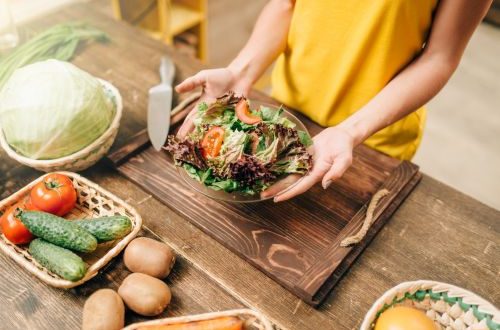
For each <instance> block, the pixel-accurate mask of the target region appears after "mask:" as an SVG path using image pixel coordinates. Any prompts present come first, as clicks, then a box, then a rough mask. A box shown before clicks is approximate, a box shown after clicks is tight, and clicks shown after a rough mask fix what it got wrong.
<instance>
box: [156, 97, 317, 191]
mask: <svg viewBox="0 0 500 330" xmlns="http://www.w3.org/2000/svg"><path fill="white" fill-rule="evenodd" d="M283 111H284V110H283V109H282V108H281V107H280V108H279V109H276V108H269V107H264V106H261V107H260V108H259V109H253V110H252V109H251V108H250V104H249V102H248V100H247V99H246V98H243V97H238V96H236V95H235V94H234V93H232V92H231V93H227V94H225V95H223V96H222V97H219V98H218V99H217V100H216V101H215V102H214V103H211V104H207V103H200V104H199V105H198V109H197V113H196V117H195V119H194V126H195V128H194V130H193V131H192V132H191V133H190V134H188V135H187V136H186V137H185V138H183V139H178V138H177V137H175V136H173V135H171V136H169V138H168V142H167V146H166V148H165V149H166V150H167V151H169V152H170V153H171V154H172V156H173V158H174V160H175V163H176V165H178V166H182V167H183V168H184V169H185V170H186V171H187V173H188V174H189V176H190V177H192V178H193V179H195V180H197V181H199V182H201V183H203V184H204V185H206V186H207V187H210V188H211V189H214V190H223V191H225V192H228V193H231V192H240V193H242V194H246V195H255V194H259V193H261V192H262V191H264V190H265V189H267V188H268V187H269V186H271V185H272V184H273V183H275V182H276V181H277V180H279V179H281V178H282V177H284V176H286V175H288V174H291V173H297V174H305V173H307V172H308V171H309V170H310V169H311V167H312V156H311V155H310V154H309V153H308V152H307V147H309V146H310V145H311V144H312V140H311V137H310V136H309V134H308V133H307V132H305V131H301V130H297V129H296V127H295V126H296V125H295V123H293V122H292V121H290V120H289V119H288V118H286V117H285V116H283Z"/></svg>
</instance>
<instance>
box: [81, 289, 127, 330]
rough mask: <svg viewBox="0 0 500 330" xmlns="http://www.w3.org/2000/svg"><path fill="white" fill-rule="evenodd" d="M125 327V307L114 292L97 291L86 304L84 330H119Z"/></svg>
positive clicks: (84, 308)
mask: <svg viewBox="0 0 500 330" xmlns="http://www.w3.org/2000/svg"><path fill="white" fill-rule="evenodd" d="M124 325H125V306H124V305H123V301H122V298H120V296H119V295H118V294H117V293H116V292H115V291H114V290H111V289H101V290H97V291H96V292H94V293H93V294H92V295H91V296H90V297H89V298H88V299H87V301H86V302H85V305H84V306H83V322H82V330H119V329H121V328H123V327H124Z"/></svg>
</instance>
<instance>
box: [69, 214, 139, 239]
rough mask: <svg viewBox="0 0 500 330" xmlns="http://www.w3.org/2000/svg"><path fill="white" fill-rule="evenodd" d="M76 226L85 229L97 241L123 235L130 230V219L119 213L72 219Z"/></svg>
mask: <svg viewBox="0 0 500 330" xmlns="http://www.w3.org/2000/svg"><path fill="white" fill-rule="evenodd" d="M73 222H74V223H76V224H77V225H78V226H80V227H82V228H83V229H85V230H87V231H88V232H89V233H91V234H92V235H93V236H94V237H95V238H97V242H99V243H101V242H107V241H113V240H115V239H119V238H122V237H125V236H126V235H127V234H128V233H130V231H132V221H130V219H129V218H127V217H125V216H121V215H117V216H112V217H101V218H95V219H84V220H73Z"/></svg>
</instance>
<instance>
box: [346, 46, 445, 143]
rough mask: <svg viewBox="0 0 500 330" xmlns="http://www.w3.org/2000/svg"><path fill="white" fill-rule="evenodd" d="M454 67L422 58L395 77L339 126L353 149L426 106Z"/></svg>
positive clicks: (443, 61)
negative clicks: (344, 130)
mask: <svg viewBox="0 0 500 330" xmlns="http://www.w3.org/2000/svg"><path fill="white" fill-rule="evenodd" d="M454 70H455V64H454V63H449V62H447V61H446V60H444V59H441V58H439V56H436V57H432V56H429V58H428V57H427V56H425V55H424V56H422V57H421V58H419V59H417V60H416V61H415V62H413V63H412V64H410V65H409V66H408V67H407V68H405V69H404V70H403V71H402V72H401V73H399V74H398V75H397V76H396V77H395V78H394V79H393V80H392V81H391V82H389V84H387V86H386V87H385V88H384V89H383V90H382V91H381V92H380V93H378V94H377V95H376V96H375V97H374V98H373V99H371V100H370V101H369V102H368V103H367V104H366V105H365V106H363V108H361V109H360V110H359V111H357V112H356V113H354V114H353V115H352V116H350V117H349V118H347V119H346V120H345V121H344V122H342V123H341V124H340V125H339V126H340V127H342V128H345V129H346V130H347V131H348V132H349V133H350V134H351V135H352V136H353V139H354V143H355V145H357V144H360V143H362V142H363V141H365V140H366V139H367V138H368V137H370V136H371V135H373V134H374V133H376V132H377V131H379V130H381V129H383V128H384V127H387V126H389V125H391V124H393V123H395V122H396V121H398V120H400V119H401V118H403V117H404V116H406V115H408V114H410V113H411V112H413V111H415V110H417V109H419V108H420V107H421V106H423V105H425V104H426V103H427V102H429V101H430V100H431V99H432V98H433V97H434V96H435V95H436V94H437V93H438V92H439V91H440V90H441V89H442V88H443V86H444V85H445V84H446V82H447V81H448V79H449V78H450V77H451V75H452V73H453V72H454Z"/></svg>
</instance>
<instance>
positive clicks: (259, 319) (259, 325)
mask: <svg viewBox="0 0 500 330" xmlns="http://www.w3.org/2000/svg"><path fill="white" fill-rule="evenodd" d="M223 316H236V317H239V318H240V319H241V320H243V322H244V323H243V324H244V329H245V330H273V327H272V325H271V323H270V322H269V321H268V320H267V319H266V318H265V317H264V316H263V315H262V314H261V313H259V312H256V311H253V310H251V309H235V310H230V311H224V312H213V313H206V314H199V315H189V316H180V317H170V318H165V319H160V320H153V321H146V322H140V323H134V324H131V325H129V326H127V327H125V328H123V330H135V329H139V328H140V327H145V326H158V325H173V324H184V323H189V322H195V321H203V320H212V319H215V318H218V317H223Z"/></svg>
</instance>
